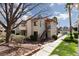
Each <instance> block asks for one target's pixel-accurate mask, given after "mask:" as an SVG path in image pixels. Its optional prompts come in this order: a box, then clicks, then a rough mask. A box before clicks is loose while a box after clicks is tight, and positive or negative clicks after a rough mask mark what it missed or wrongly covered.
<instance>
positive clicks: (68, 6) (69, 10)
mask: <svg viewBox="0 0 79 59" xmlns="http://www.w3.org/2000/svg"><path fill="white" fill-rule="evenodd" d="M72 6H73V3H67V4H66V8H67V10H68V14H69V24H70V38H71V39H72V38H73V37H72V22H71V10H72Z"/></svg>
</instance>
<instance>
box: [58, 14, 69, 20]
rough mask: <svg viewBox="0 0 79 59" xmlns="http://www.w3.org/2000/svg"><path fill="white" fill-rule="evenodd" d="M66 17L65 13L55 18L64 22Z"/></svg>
mask: <svg viewBox="0 0 79 59" xmlns="http://www.w3.org/2000/svg"><path fill="white" fill-rule="evenodd" d="M68 17H69V16H68V14H67V13H61V14H59V15H57V18H58V19H60V20H66V19H67V18H68Z"/></svg>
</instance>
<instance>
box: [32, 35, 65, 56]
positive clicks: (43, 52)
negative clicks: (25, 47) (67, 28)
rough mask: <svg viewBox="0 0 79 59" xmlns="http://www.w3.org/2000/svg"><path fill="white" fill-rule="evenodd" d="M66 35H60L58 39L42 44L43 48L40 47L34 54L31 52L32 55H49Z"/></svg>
mask: <svg viewBox="0 0 79 59" xmlns="http://www.w3.org/2000/svg"><path fill="white" fill-rule="evenodd" d="M66 36H67V35H64V36H62V37H60V38H59V39H57V40H56V41H54V42H51V43H47V44H45V45H43V47H44V48H43V49H41V50H40V51H38V52H36V53H35V54H33V55H32V56H49V55H50V53H51V52H52V51H54V49H55V48H56V47H57V46H58V45H59V44H60V43H61V42H62V41H63V39H64V38H65V37H66Z"/></svg>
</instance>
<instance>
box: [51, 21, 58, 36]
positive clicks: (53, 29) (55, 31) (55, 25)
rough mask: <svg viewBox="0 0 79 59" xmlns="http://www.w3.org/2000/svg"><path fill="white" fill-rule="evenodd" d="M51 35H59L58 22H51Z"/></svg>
mask: <svg viewBox="0 0 79 59" xmlns="http://www.w3.org/2000/svg"><path fill="white" fill-rule="evenodd" d="M50 31H51V36H52V35H57V24H56V23H55V22H51V30H50Z"/></svg>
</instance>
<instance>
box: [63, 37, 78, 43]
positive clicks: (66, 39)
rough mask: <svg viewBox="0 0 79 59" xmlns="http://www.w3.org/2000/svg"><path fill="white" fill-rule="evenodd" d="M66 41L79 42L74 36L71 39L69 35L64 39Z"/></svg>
mask: <svg viewBox="0 0 79 59" xmlns="http://www.w3.org/2000/svg"><path fill="white" fill-rule="evenodd" d="M64 41H66V42H74V43H78V40H75V39H74V38H73V39H71V38H70V37H69V36H68V37H66V38H65V39H64Z"/></svg>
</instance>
